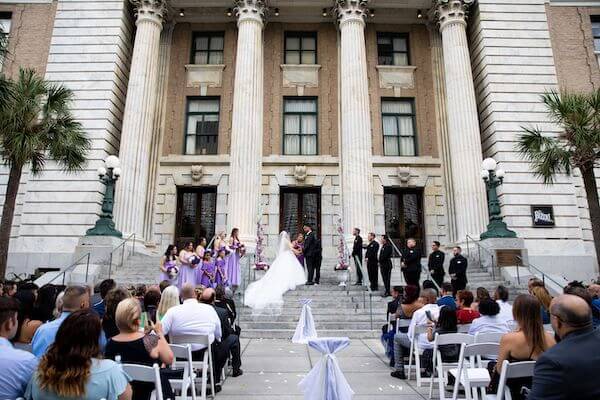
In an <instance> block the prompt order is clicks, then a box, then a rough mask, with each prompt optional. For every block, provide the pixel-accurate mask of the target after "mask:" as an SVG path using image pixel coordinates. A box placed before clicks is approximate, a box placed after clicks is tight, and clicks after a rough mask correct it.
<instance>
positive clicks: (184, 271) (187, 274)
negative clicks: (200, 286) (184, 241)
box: [179, 250, 197, 289]
mask: <svg viewBox="0 0 600 400" xmlns="http://www.w3.org/2000/svg"><path fill="white" fill-rule="evenodd" d="M193 254H194V253H192V252H188V251H185V250H184V253H183V257H181V267H180V268H179V289H181V288H182V287H183V285H185V284H186V283H191V284H192V285H196V268H197V267H196V266H195V265H194V266H192V265H191V264H190V263H189V261H188V258H189V257H191V256H192V255H193Z"/></svg>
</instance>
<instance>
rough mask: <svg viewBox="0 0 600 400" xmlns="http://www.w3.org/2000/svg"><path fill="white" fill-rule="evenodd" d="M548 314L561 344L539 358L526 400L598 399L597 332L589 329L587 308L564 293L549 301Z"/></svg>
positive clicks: (599, 337)
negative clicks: (550, 302)
mask: <svg viewBox="0 0 600 400" xmlns="http://www.w3.org/2000/svg"><path fill="white" fill-rule="evenodd" d="M550 315H551V316H552V318H551V319H552V328H553V329H554V332H555V333H556V334H557V336H558V337H559V338H560V342H558V343H557V344H556V346H554V347H552V348H551V349H548V350H547V351H546V352H544V354H542V355H541V357H540V358H538V360H537V362H536V364H535V369H534V371H533V385H532V388H531V393H530V394H529V397H528V399H529V400H567V399H577V400H592V399H600V385H598V382H597V381H596V378H597V377H598V371H599V366H600V352H599V351H598V343H600V330H598V329H593V327H592V312H591V309H590V307H589V305H588V304H587V303H586V302H585V301H584V300H583V299H582V298H580V297H577V296H573V295H568V294H564V295H561V296H558V297H556V298H555V299H553V300H552V304H551V306H550Z"/></svg>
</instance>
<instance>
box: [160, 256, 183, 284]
mask: <svg viewBox="0 0 600 400" xmlns="http://www.w3.org/2000/svg"><path fill="white" fill-rule="evenodd" d="M171 267H177V262H176V261H175V260H168V261H166V262H165V269H166V270H167V271H168V270H169V268H171ZM162 281H167V282H169V283H170V284H171V285H177V284H178V283H179V275H178V276H176V277H175V278H173V279H171V277H170V276H169V274H168V273H166V272H162V271H160V277H159V281H158V282H159V283H160V282H162Z"/></svg>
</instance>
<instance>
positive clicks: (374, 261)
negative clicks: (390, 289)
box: [365, 232, 379, 291]
mask: <svg viewBox="0 0 600 400" xmlns="http://www.w3.org/2000/svg"><path fill="white" fill-rule="evenodd" d="M367 239H368V240H369V244H368V245H367V251H366V253H365V261H366V262H367V273H368V274H369V283H370V284H371V290H372V291H375V290H378V289H379V271H378V270H377V269H378V268H377V267H378V257H377V253H379V243H377V241H376V240H375V234H374V233H373V232H370V233H369V236H368V237H367Z"/></svg>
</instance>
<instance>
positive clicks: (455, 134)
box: [435, 0, 487, 241]
mask: <svg viewBox="0 0 600 400" xmlns="http://www.w3.org/2000/svg"><path fill="white" fill-rule="evenodd" d="M471 3H473V0H437V2H436V9H435V14H436V16H437V18H438V21H439V24H440V32H441V34H442V47H443V52H444V69H445V71H444V73H445V81H446V108H447V115H448V139H449V140H448V142H449V143H448V144H449V150H450V151H449V153H450V166H451V176H452V189H453V192H454V204H455V210H454V211H455V221H456V228H455V229H456V240H457V241H463V240H465V238H466V236H467V235H469V236H471V237H473V238H478V237H479V234H480V233H482V232H483V231H484V229H485V225H486V223H487V207H486V201H487V200H486V194H485V187H484V184H483V180H482V179H481V177H480V171H481V162H482V150H481V135H480V133H479V120H478V113H477V103H476V100H475V87H474V85H473V73H472V72H471V59H470V57H469V45H468V41H467V30H466V28H467V21H466V11H467V8H468V6H469V5H470V4H471Z"/></svg>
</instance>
